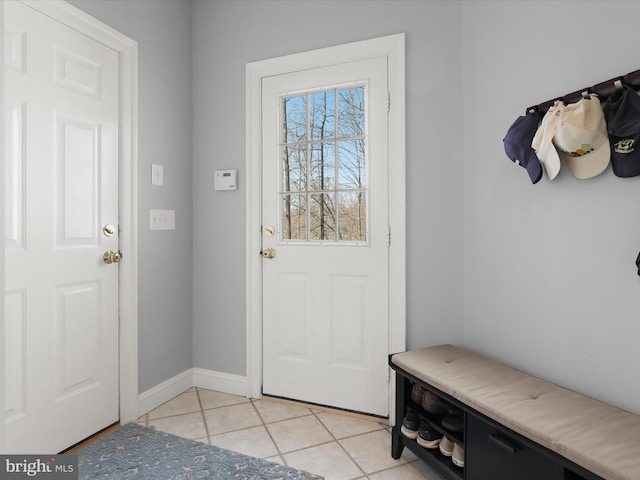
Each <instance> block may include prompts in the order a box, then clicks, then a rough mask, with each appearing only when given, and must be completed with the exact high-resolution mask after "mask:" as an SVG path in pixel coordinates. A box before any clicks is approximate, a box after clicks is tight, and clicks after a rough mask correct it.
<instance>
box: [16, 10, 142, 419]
mask: <svg viewBox="0 0 640 480" xmlns="http://www.w3.org/2000/svg"><path fill="white" fill-rule="evenodd" d="M16 1H20V2H21V3H24V4H25V5H28V6H30V7H31V8H33V9H34V10H37V11H39V12H41V13H43V14H45V15H48V16H49V17H51V18H53V19H54V20H57V21H58V22H60V23H62V24H64V25H67V26H68V27H71V28H73V29H75V30H77V31H79V32H80V33H82V34H84V35H86V36H88V37H90V38H92V39H94V40H96V41H98V42H101V43H103V44H105V45H106V46H108V47H110V48H112V49H113V50H115V51H116V52H118V55H119V60H120V65H119V66H120V71H119V80H120V142H119V155H118V156H119V162H120V164H119V169H120V179H119V205H120V206H119V210H120V211H119V217H120V218H119V227H120V250H121V251H122V252H123V261H122V262H121V263H120V264H119V279H118V282H119V287H118V289H119V306H118V312H119V317H120V331H119V344H120V353H119V362H120V366H119V377H120V378H119V390H120V392H119V397H120V422H121V423H123V424H124V423H127V422H130V421H134V420H136V419H137V418H138V228H137V225H138V214H137V210H138V186H137V185H138V182H137V171H138V43H137V42H136V41H134V40H132V39H130V38H129V37H127V36H125V35H123V34H122V33H120V32H118V31H117V30H114V29H113V28H111V27H109V26H108V25H105V24H104V23H102V22H100V21H99V20H97V19H95V18H93V17H91V16H90V15H88V14H87V13H85V12H83V11H82V10H80V9H79V8H77V7H75V6H73V5H71V4H69V3H67V2H65V1H63V0H51V1H48V2H42V1H39V0H16Z"/></svg>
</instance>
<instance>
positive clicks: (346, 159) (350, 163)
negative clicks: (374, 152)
mask: <svg viewBox="0 0 640 480" xmlns="http://www.w3.org/2000/svg"><path fill="white" fill-rule="evenodd" d="M366 185H367V181H366V168H365V155H364V139H359V140H343V141H341V142H339V143H338V188H340V189H355V188H365V187H366Z"/></svg>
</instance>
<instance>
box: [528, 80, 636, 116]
mask: <svg viewBox="0 0 640 480" xmlns="http://www.w3.org/2000/svg"><path fill="white" fill-rule="evenodd" d="M618 81H619V82H622V84H623V85H626V86H628V87H631V88H633V89H634V90H640V70H635V71H633V72H631V73H627V74H626V75H623V76H621V77H614V78H612V79H611V80H607V81H605V82H600V83H598V84H596V85H593V86H592V87H585V88H581V89H580V90H576V91H575V92H571V93H567V94H566V95H564V96H563V97H556V98H553V99H551V100H547V101H546V102H542V103H540V104H538V105H533V106H531V107H529V108H527V112H526V113H527V115H528V114H530V113H535V112H540V113H541V114H545V113H546V112H547V110H549V108H550V107H552V106H553V104H554V103H555V102H556V101H558V100H560V101H562V102H564V103H565V104H569V103H574V102H577V101H578V100H580V99H581V98H582V96H583V94H584V93H595V94H597V95H598V97H599V98H600V100H601V101H604V100H606V99H607V98H608V97H609V96H610V95H612V94H613V92H615V91H616V85H615V84H616V82H618Z"/></svg>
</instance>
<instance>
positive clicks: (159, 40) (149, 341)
mask: <svg viewBox="0 0 640 480" xmlns="http://www.w3.org/2000/svg"><path fill="white" fill-rule="evenodd" d="M70 3H73V4H74V5H76V6H77V7H79V8H81V9H82V10H84V11H85V12H87V13H89V14H90V15H93V16H94V17H96V18H98V19H99V20H101V21H102V22H104V23H106V24H108V25H110V26H112V27H113V28H115V29H116V30H119V31H120V32H122V33H124V34H125V35H128V36H129V37H131V38H132V39H134V40H136V41H137V42H138V49H139V50H138V54H139V134H138V135H139V136H138V141H139V148H138V155H139V169H138V176H139V178H138V189H139V205H138V207H139V209H138V215H139V225H138V228H139V230H138V232H139V255H140V256H139V275H140V277H139V320H138V321H139V362H140V365H139V368H140V370H139V388H140V392H143V391H145V390H147V389H149V388H151V387H153V386H155V385H157V384H159V383H161V382H163V381H164V380H167V379H168V378H171V377H173V376H174V375H177V374H178V373H181V372H183V371H184V370H187V369H189V368H191V367H192V366H193V356H192V350H193V349H192V337H191V335H192V298H191V290H192V281H193V272H192V267H191V261H192V256H193V250H192V240H193V221H192V212H193V209H192V194H191V188H192V177H191V174H192V157H193V152H192V151H193V142H192V116H191V103H192V88H191V84H192V61H191V30H192V29H191V27H192V25H191V5H190V2H188V1H179V0H155V1H153V2H151V1H147V0H127V1H126V2H114V1H110V0H72V1H71V2H70ZM151 164H161V165H163V167H164V186H163V187H158V186H152V185H151ZM156 208H157V209H171V210H175V212H176V230H175V231H151V230H149V209H156ZM123 253H124V255H126V252H123Z"/></svg>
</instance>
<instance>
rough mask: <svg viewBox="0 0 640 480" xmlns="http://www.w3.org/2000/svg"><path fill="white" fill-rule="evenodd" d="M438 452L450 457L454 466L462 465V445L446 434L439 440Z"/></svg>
mask: <svg viewBox="0 0 640 480" xmlns="http://www.w3.org/2000/svg"><path fill="white" fill-rule="evenodd" d="M440 453H442V454H443V455H444V456H445V457H451V461H452V462H453V464H454V465H455V466H456V467H464V447H463V446H462V445H460V444H459V443H454V442H453V440H451V439H450V438H449V437H447V436H445V437H443V438H442V440H441V441H440Z"/></svg>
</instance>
